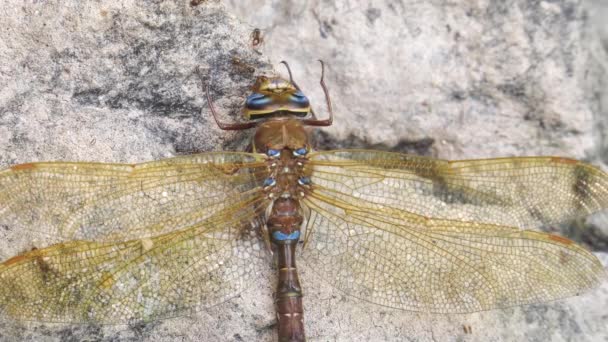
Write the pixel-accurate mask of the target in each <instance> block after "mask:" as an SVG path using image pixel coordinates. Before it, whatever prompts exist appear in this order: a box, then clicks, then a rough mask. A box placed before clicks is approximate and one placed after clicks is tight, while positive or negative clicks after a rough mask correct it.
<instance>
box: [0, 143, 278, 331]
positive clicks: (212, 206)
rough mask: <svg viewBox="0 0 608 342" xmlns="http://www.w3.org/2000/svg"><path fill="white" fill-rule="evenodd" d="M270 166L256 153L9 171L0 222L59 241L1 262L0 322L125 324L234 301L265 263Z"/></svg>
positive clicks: (1, 186) (2, 179)
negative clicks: (263, 228)
mask: <svg viewBox="0 0 608 342" xmlns="http://www.w3.org/2000/svg"><path fill="white" fill-rule="evenodd" d="M264 170H265V164H264V162H263V160H261V159H259V157H258V156H257V155H255V154H247V153H206V154H199V155H192V156H185V157H177V158H172V159H166V160H161V161H157V162H151V163H144V164H138V165H129V164H98V163H34V164H22V165H17V166H14V167H12V168H10V169H8V170H5V171H2V172H0V226H6V227H9V228H10V229H9V232H11V233H13V234H15V235H17V234H26V233H29V234H30V235H32V236H33V237H36V236H39V237H42V238H46V240H44V241H45V242H46V243H47V244H45V246H49V245H50V246H49V247H46V248H39V249H36V248H34V249H33V250H31V251H29V252H27V253H23V254H21V255H17V256H15V257H13V258H11V259H8V260H6V261H4V262H3V263H2V264H0V316H4V317H6V316H8V317H12V318H16V319H19V320H34V321H44V322H69V323H74V322H101V323H126V322H128V321H130V320H153V319H158V318H165V317H170V316H176V315H181V314H184V313H187V312H189V311H191V310H194V309H197V308H200V307H204V306H208V305H213V304H216V303H219V302H221V301H223V300H225V299H226V298H228V297H232V296H234V295H236V294H237V293H238V291H240V290H242V289H243V288H244V286H245V285H246V284H247V281H248V279H250V277H251V275H253V274H255V273H256V272H258V270H259V267H260V265H261V264H260V262H259V261H260V259H261V258H263V256H264V253H263V252H264V250H263V248H262V247H261V246H260V242H259V241H258V240H259V239H258V238H257V236H254V235H255V228H257V227H256V226H257V225H259V224H260V222H259V220H260V215H261V213H262V212H263V210H264V209H265V208H266V206H267V205H268V202H267V199H266V198H265V197H264V195H263V193H262V190H261V188H260V187H259V186H258V183H257V180H256V179H257V178H258V177H259V176H260V173H262V172H265V171H264ZM37 247H40V246H37Z"/></svg>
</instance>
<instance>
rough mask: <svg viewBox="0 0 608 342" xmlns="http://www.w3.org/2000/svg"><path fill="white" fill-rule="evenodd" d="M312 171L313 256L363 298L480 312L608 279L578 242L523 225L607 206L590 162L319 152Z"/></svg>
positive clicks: (606, 187) (603, 178)
mask: <svg viewBox="0 0 608 342" xmlns="http://www.w3.org/2000/svg"><path fill="white" fill-rule="evenodd" d="M307 167H308V168H309V171H310V172H311V173H312V180H313V185H312V189H311V191H310V192H309V194H308V195H307V197H305V198H304V200H303V203H304V205H305V206H306V207H307V208H308V210H309V211H310V216H309V219H308V224H307V227H306V235H305V248H304V250H303V253H302V258H303V260H304V262H305V264H306V265H307V266H308V267H310V268H311V269H313V270H314V271H315V272H317V273H319V274H320V275H321V277H322V278H324V279H331V283H332V285H334V286H335V287H337V288H339V289H341V290H342V291H344V292H345V293H347V294H350V295H352V296H355V297H358V298H361V299H363V300H367V301H371V302H374V303H377V304H381V305H385V306H389V307H394V308H400V309H405V310H411V311H424V312H438V313H460V312H474V311H481V310H488V309H493V308H502V307H509V306H516V305H522V304H530V303H538V302H545V301H550V300H555V299H558V298H564V297H568V296H573V295H576V294H578V293H580V292H582V291H584V290H586V289H589V288H592V287H594V286H596V285H597V284H598V283H599V282H600V280H601V279H602V278H603V277H604V276H605V275H604V270H603V268H602V265H601V264H600V262H599V261H598V259H597V258H596V257H595V256H594V255H593V254H591V253H589V252H587V251H586V250H584V249H583V248H581V247H579V246H577V245H576V244H574V243H573V242H572V241H570V240H568V239H565V238H562V237H559V236H555V235H551V234H546V233H541V232H537V231H530V230H523V229H522V228H536V227H538V226H540V225H543V224H551V223H556V222H560V221H562V220H564V219H567V218H572V217H577V216H581V215H584V214H588V213H590V212H594V211H597V210H601V209H605V208H606V207H608V176H607V175H606V173H604V172H602V171H601V170H599V169H596V168H594V167H592V166H589V165H587V164H584V163H580V162H576V161H573V160H570V159H563V158H551V157H547V158H543V157H541V158H505V159H489V160H471V161H456V162H448V161H441V160H435V159H430V158H422V157H415V156H407V155H402V154H396V153H387V152H376V151H364V150H351V151H349V150H344V151H328V152H318V153H315V154H312V155H311V161H310V163H309V164H308V165H307ZM336 278H337V279H336Z"/></svg>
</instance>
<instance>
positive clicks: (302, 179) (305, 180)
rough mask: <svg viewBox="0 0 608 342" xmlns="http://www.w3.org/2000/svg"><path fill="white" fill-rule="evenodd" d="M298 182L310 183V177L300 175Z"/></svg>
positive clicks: (301, 183) (302, 183)
mask: <svg viewBox="0 0 608 342" xmlns="http://www.w3.org/2000/svg"><path fill="white" fill-rule="evenodd" d="M298 184H300V185H309V184H310V178H308V177H300V179H298Z"/></svg>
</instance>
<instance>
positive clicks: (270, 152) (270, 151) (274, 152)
mask: <svg viewBox="0 0 608 342" xmlns="http://www.w3.org/2000/svg"><path fill="white" fill-rule="evenodd" d="M266 155H268V156H269V157H272V158H276V157H278V156H280V155H281V151H279V150H273V149H271V148H270V149H268V151H266Z"/></svg>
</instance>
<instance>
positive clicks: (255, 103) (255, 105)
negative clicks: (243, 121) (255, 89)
mask: <svg viewBox="0 0 608 342" xmlns="http://www.w3.org/2000/svg"><path fill="white" fill-rule="evenodd" d="M271 102H272V99H271V98H270V97H268V96H266V95H264V94H260V93H253V94H251V95H249V96H247V100H245V107H247V108H248V109H254V110H255V109H258V110H261V109H265V108H266V106H268V105H269V104H270V103H271Z"/></svg>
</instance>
